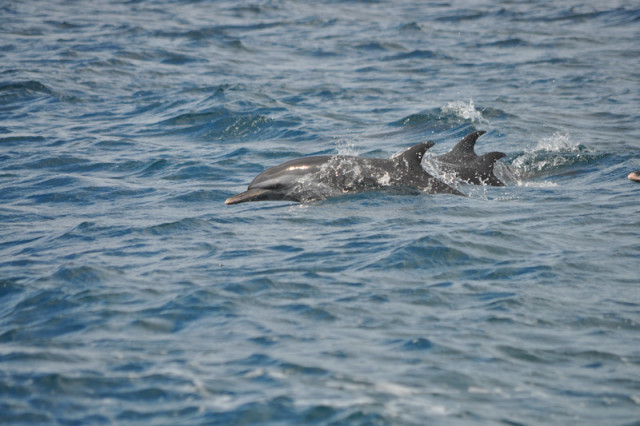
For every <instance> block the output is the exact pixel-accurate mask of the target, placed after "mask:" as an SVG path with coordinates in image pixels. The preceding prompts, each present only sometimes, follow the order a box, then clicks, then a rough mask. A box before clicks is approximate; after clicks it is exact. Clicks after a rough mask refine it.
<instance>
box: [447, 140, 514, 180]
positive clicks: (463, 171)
mask: <svg viewBox="0 0 640 426" xmlns="http://www.w3.org/2000/svg"><path fill="white" fill-rule="evenodd" d="M485 133H486V132H485V131H484V130H478V131H476V132H473V133H470V134H468V135H467V136H465V137H464V138H462V140H461V141H460V142H458V143H457V144H456V146H454V147H453V149H451V151H449V152H447V153H446V154H443V155H438V156H436V157H435V159H436V161H437V163H438V165H439V169H440V170H441V171H443V172H445V173H454V174H455V176H456V177H457V178H458V179H460V180H463V181H465V182H467V183H472V184H475V185H490V186H504V183H502V182H501V181H500V179H498V178H497V177H496V176H495V175H494V174H493V168H494V166H495V164H496V161H497V160H499V159H501V158H503V157H505V154H504V153H503V152H490V153H488V154H484V155H481V156H478V155H477V154H476V152H475V151H474V146H475V144H476V141H477V140H478V138H479V137H480V136H482V135H484V134H485Z"/></svg>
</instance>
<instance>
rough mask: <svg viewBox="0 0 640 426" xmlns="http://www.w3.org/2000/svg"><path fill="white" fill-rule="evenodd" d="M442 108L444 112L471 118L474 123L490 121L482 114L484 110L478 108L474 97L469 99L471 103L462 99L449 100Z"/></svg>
mask: <svg viewBox="0 0 640 426" xmlns="http://www.w3.org/2000/svg"><path fill="white" fill-rule="evenodd" d="M441 109H442V112H444V113H448V114H455V115H457V116H458V117H460V118H463V119H465V120H471V122H473V123H488V120H487V119H486V118H484V117H483V116H482V112H481V111H480V110H479V109H477V108H476V106H475V104H474V103H473V99H469V103H465V102H462V101H454V102H449V103H448V104H447V105H445V106H443V107H442V108H441Z"/></svg>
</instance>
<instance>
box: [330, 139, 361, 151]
mask: <svg viewBox="0 0 640 426" xmlns="http://www.w3.org/2000/svg"><path fill="white" fill-rule="evenodd" d="M334 145H335V146H336V150H337V151H338V155H358V152H357V150H356V144H355V141H354V140H353V139H342V138H341V139H338V138H336V140H335V141H334Z"/></svg>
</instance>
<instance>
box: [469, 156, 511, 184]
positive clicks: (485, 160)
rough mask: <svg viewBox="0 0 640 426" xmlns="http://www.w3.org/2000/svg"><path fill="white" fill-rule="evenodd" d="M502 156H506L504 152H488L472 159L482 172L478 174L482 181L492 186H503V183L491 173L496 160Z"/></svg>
mask: <svg viewBox="0 0 640 426" xmlns="http://www.w3.org/2000/svg"><path fill="white" fill-rule="evenodd" d="M504 157H506V154H505V153H504V152H490V153H488V154H484V155H481V156H480V157H478V158H477V159H476V160H475V161H474V164H475V165H476V167H477V168H478V169H480V170H482V174H481V175H480V176H478V177H479V178H480V179H481V180H482V183H484V184H488V185H493V186H504V183H502V182H501V181H500V179H498V178H497V177H496V175H494V174H493V168H494V166H495V165H496V161H498V160H499V159H501V158H504Z"/></svg>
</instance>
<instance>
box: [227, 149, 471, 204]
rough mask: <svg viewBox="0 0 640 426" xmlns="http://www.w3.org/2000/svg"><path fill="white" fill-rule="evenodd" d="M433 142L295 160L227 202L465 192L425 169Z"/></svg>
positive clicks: (267, 173)
mask: <svg viewBox="0 0 640 426" xmlns="http://www.w3.org/2000/svg"><path fill="white" fill-rule="evenodd" d="M433 145H434V143H433V142H422V143H419V144H417V145H414V146H412V147H411V148H409V149H407V150H405V151H404V152H402V153H401V154H399V155H396V156H393V157H391V158H390V159H382V158H363V157H355V156H349V155H322V156H314V157H303V158H299V159H296V160H291V161H288V162H286V163H284V164H281V165H279V166H275V167H272V168H270V169H267V170H265V171H264V172H262V173H260V174H259V175H258V176H256V178H255V179H253V181H252V182H251V183H250V184H249V188H248V189H247V190H246V191H245V192H242V193H240V194H237V195H234V196H232V197H229V198H227V200H226V201H225V204H238V203H244V202H248V201H267V200H285V201H298V202H304V201H313V200H321V199H324V198H328V197H331V196H334V195H339V194H343V193H357V192H364V191H372V190H377V189H385V188H400V189H402V188H404V189H409V190H412V189H413V190H414V191H415V190H419V191H421V192H426V193H429V194H435V193H443V194H455V195H463V196H464V194H463V193H461V192H460V191H458V190H456V189H454V188H452V187H450V186H449V185H447V184H445V183H444V182H441V181H440V180H438V179H436V178H434V177H433V176H431V175H430V174H428V173H427V172H426V171H425V170H424V169H423V168H422V165H421V162H422V157H423V156H424V153H425V152H426V151H427V149H429V148H431V147H432V146H433Z"/></svg>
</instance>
